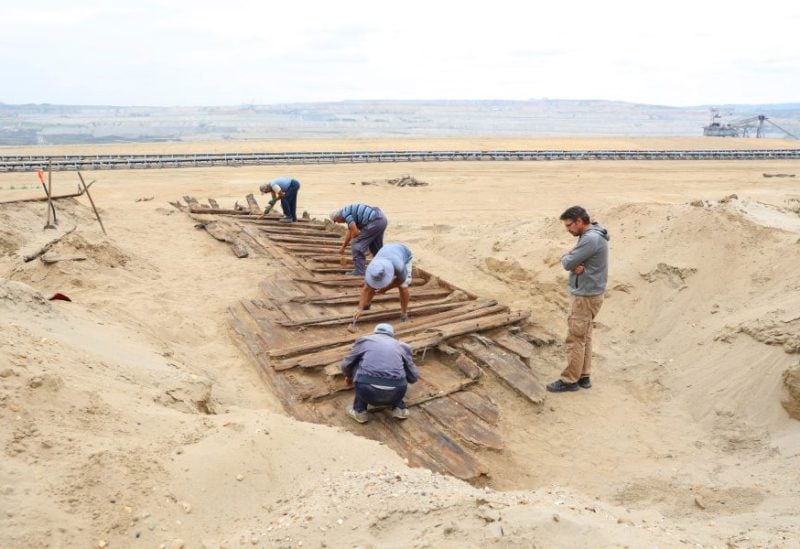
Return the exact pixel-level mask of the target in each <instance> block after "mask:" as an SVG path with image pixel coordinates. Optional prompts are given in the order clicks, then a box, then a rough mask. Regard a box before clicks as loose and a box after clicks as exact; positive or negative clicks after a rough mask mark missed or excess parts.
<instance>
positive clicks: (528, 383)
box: [456, 339, 545, 405]
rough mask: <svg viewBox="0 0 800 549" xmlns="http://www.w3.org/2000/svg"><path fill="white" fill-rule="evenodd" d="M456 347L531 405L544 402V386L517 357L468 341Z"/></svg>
mask: <svg viewBox="0 0 800 549" xmlns="http://www.w3.org/2000/svg"><path fill="white" fill-rule="evenodd" d="M456 347H459V348H461V349H464V350H465V351H466V352H468V353H469V354H470V355H472V356H473V357H475V358H476V359H477V360H478V361H479V362H481V363H482V364H484V365H485V367H487V368H488V369H489V370H491V371H493V372H494V373H495V374H497V376H498V377H499V378H500V379H502V380H503V381H504V382H505V383H506V384H507V385H508V386H510V387H511V388H512V389H513V390H514V391H516V392H517V393H519V394H520V395H522V396H523V397H525V398H527V399H528V400H530V401H531V402H532V403H534V404H537V405H541V404H542V403H543V402H544V397H545V388H544V385H543V384H542V383H541V382H540V381H539V380H538V379H537V377H536V376H535V375H534V373H533V372H532V371H531V369H530V368H528V366H526V365H525V363H524V362H522V360H520V358H519V357H518V356H517V355H515V354H511V353H508V352H505V351H503V350H502V349H500V348H498V347H487V346H485V345H483V344H482V343H479V342H477V341H470V340H469V339H465V340H464V341H461V342H459V343H458V344H457V345H456Z"/></svg>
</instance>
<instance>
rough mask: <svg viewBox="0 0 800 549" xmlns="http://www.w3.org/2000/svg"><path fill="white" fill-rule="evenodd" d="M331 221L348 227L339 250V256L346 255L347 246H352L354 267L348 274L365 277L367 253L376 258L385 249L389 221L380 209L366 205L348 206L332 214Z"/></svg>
mask: <svg viewBox="0 0 800 549" xmlns="http://www.w3.org/2000/svg"><path fill="white" fill-rule="evenodd" d="M331 220H332V221H333V222H334V223H344V224H345V225H347V233H345V235H344V241H343V242H342V247H341V248H339V255H344V250H345V248H347V244H350V251H351V253H352V254H353V265H354V267H353V270H352V271H350V272H349V273H347V274H349V275H353V276H364V273H365V272H366V255H367V251H369V252H370V253H371V254H372V257H375V254H377V253H378V251H379V250H380V249H381V248H383V233H384V232H386V226H387V225H388V224H389V220H388V219H386V216H385V215H383V212H382V211H381V209H380V208H376V207H374V206H367V205H366V204H348V205H347V206H345V207H344V208H342V209H340V210H336V211H334V212H332V213H331Z"/></svg>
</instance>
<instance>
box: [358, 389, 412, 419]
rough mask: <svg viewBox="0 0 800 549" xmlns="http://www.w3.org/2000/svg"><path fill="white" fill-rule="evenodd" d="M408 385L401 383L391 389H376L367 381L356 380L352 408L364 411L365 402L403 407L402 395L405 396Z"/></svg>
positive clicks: (373, 404)
mask: <svg viewBox="0 0 800 549" xmlns="http://www.w3.org/2000/svg"><path fill="white" fill-rule="evenodd" d="M407 389H408V385H405V384H403V385H401V386H400V387H395V388H393V389H378V388H377V387H373V386H372V385H370V384H369V383H359V382H356V397H355V400H353V410H355V411H356V412H366V411H367V404H371V405H372V406H387V405H388V406H391V407H392V408H405V407H406V403H405V402H403V397H405V396H406V390H407Z"/></svg>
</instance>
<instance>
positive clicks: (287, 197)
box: [258, 177, 300, 223]
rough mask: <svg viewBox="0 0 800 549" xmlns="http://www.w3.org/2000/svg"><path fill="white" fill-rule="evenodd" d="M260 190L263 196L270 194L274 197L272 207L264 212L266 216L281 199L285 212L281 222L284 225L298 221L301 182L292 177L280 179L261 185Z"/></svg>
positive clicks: (271, 202)
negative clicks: (298, 197)
mask: <svg viewBox="0 0 800 549" xmlns="http://www.w3.org/2000/svg"><path fill="white" fill-rule="evenodd" d="M258 189H259V190H260V191H261V194H265V193H270V194H271V195H272V200H271V201H270V205H269V206H268V207H267V209H266V210H265V211H264V213H265V214H267V213H269V210H270V209H272V205H273V204H275V202H277V200H278V199H280V201H281V209H282V210H283V217H282V218H281V221H283V222H284V223H294V222H295V221H297V193H298V191H299V190H300V182H299V181H298V180H296V179H292V178H291V177H279V178H277V179H273V180H272V181H270V182H269V183H263V184H261V186H259V187H258Z"/></svg>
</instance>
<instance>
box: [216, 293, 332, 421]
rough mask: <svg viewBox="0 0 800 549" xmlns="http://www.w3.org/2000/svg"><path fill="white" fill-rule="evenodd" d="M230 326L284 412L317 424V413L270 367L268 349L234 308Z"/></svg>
mask: <svg viewBox="0 0 800 549" xmlns="http://www.w3.org/2000/svg"><path fill="white" fill-rule="evenodd" d="M228 312H229V314H230V316H229V325H230V326H231V328H232V329H233V331H234V332H235V333H236V334H237V336H238V337H237V338H235V340H236V341H238V342H240V343H241V344H242V350H244V351H245V352H246V354H247V355H248V356H250V358H251V359H252V360H253V361H254V362H255V363H256V366H257V370H258V373H259V375H261V379H262V380H264V382H265V383H266V384H267V386H269V387H270V388H271V389H272V391H273V393H275V395H276V396H277V397H278V399H279V400H280V401H281V404H282V405H283V408H284V410H286V412H288V413H289V414H290V415H291V416H293V417H295V418H297V419H299V420H301V421H310V422H317V421H318V418H317V415H316V413H315V412H314V411H313V410H312V409H311V408H309V407H308V406H306V405H305V404H303V403H302V402H301V401H300V399H299V398H298V397H297V394H296V392H295V389H294V387H292V385H291V384H290V383H289V382H288V381H287V380H286V379H285V378H284V376H282V375H280V374H277V373H276V372H275V371H274V370H273V369H272V368H271V367H270V365H269V358H268V357H267V353H266V349H265V348H264V346H263V344H262V343H261V342H260V341H259V340H258V338H256V337H255V336H254V335H253V333H252V332H251V331H250V329H248V327H247V321H246V320H245V319H244V317H243V316H242V315H241V313H238V312H237V310H236V309H235V308H233V307H231V308H229V309H228Z"/></svg>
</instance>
